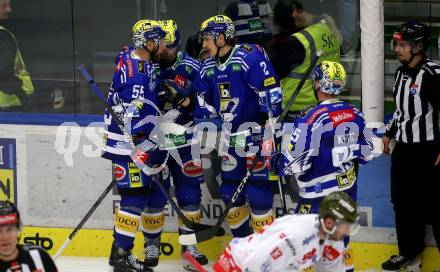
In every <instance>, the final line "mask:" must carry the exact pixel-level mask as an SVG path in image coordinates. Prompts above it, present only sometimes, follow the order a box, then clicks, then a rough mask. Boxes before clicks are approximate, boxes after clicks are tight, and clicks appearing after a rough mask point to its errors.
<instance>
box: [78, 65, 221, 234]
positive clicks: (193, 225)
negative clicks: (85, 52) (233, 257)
mask: <svg viewBox="0 0 440 272" xmlns="http://www.w3.org/2000/svg"><path fill="white" fill-rule="evenodd" d="M78 68H79V70H80V71H81V74H82V75H83V76H84V78H85V79H86V80H87V81H88V83H89V84H90V86H91V88H92V90H93V91H94V92H95V94H96V95H97V96H98V97H99V98H100V100H101V101H102V102H103V105H104V106H105V107H106V108H107V110H108V111H109V113H110V115H111V116H112V118H114V120H115V122H116V123H117V125H118V127H119V128H120V129H121V131H122V132H123V133H124V136H125V137H126V138H130V141H131V137H130V136H129V135H128V133H127V131H126V130H125V127H124V124H123V123H122V121H121V120H120V119H119V117H118V116H117V114H116V113H115V111H114V110H113V108H112V107H110V106H109V105H108V103H107V100H106V99H105V97H104V94H103V93H102V91H101V90H100V89H99V87H98V85H96V83H95V81H94V80H93V78H92V76H91V75H90V74H89V73H88V72H87V69H86V68H85V67H84V65H80V66H79V67H78ZM131 143H132V142H131ZM132 144H133V143H132ZM133 145H134V144H133ZM134 148H135V147H134ZM150 176H151V179H152V180H153V182H154V183H156V185H157V186H158V187H159V189H160V190H161V192H162V193H163V195H164V196H165V198H166V199H167V200H168V202H169V203H170V205H171V207H172V208H173V209H174V210H175V211H176V213H177V215H178V216H179V217H180V219H181V220H182V222H183V224H184V225H185V226H186V227H187V228H189V229H192V230H195V231H201V230H205V229H209V228H212V226H211V225H205V224H200V223H196V222H193V221H191V220H189V219H188V218H186V216H185V215H184V214H183V213H182V211H181V210H180V209H179V207H178V205H177V204H176V202H174V200H173V199H172V198H171V196H170V195H169V193H168V190H167V189H166V188H165V187H164V186H163V185H162V182H160V180H159V178H158V177H157V175H156V174H153V175H150ZM224 234H225V230H224V229H223V228H222V229H219V230H218V232H216V235H217V236H223V235H224Z"/></svg>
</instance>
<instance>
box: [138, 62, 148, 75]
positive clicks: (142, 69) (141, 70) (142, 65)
mask: <svg viewBox="0 0 440 272" xmlns="http://www.w3.org/2000/svg"><path fill="white" fill-rule="evenodd" d="M137 64H138V73H139V74H141V75H146V73H145V62H144V61H138V63H137Z"/></svg>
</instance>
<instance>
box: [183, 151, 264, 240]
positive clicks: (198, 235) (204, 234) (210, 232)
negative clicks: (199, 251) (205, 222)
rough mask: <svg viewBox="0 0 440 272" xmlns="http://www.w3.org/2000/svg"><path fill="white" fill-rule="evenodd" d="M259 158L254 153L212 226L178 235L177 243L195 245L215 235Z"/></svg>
mask: <svg viewBox="0 0 440 272" xmlns="http://www.w3.org/2000/svg"><path fill="white" fill-rule="evenodd" d="M259 159H261V158H260V156H258V155H255V158H254V159H253V161H252V165H251V167H250V168H249V170H248V171H247V172H246V176H245V177H244V178H243V180H242V181H241V182H240V184H239V185H238V187H237V189H236V190H235V192H234V194H233V195H232V197H231V200H229V202H228V204H226V206H225V209H224V210H223V213H222V214H221V216H220V218H219V219H218V220H217V223H216V224H215V225H214V226H213V227H212V228H209V229H205V230H202V231H199V232H195V233H191V234H182V235H180V236H179V243H180V244H181V245H195V244H198V243H200V242H204V241H207V240H209V239H211V238H212V237H214V236H215V234H216V233H217V231H218V229H219V228H220V227H221V224H222V223H223V221H224V220H225V219H226V216H228V213H229V210H230V209H231V208H232V207H233V206H234V203H235V201H236V200H237V198H238V195H239V194H240V193H241V191H242V190H243V188H244V186H245V185H246V183H247V181H248V178H249V176H250V175H251V173H252V171H254V169H255V167H256V166H257V163H258V161H259Z"/></svg>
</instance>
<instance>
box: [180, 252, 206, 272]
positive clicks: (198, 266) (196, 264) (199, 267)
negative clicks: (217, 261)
mask: <svg viewBox="0 0 440 272" xmlns="http://www.w3.org/2000/svg"><path fill="white" fill-rule="evenodd" d="M183 257H184V258H185V259H186V260H187V261H188V262H190V263H191V264H192V266H193V267H194V268H195V269H197V272H208V270H206V269H205V268H204V267H203V266H202V265H201V264H199V262H197V260H196V259H194V257H193V256H192V255H191V253H189V252H188V251H185V253H183Z"/></svg>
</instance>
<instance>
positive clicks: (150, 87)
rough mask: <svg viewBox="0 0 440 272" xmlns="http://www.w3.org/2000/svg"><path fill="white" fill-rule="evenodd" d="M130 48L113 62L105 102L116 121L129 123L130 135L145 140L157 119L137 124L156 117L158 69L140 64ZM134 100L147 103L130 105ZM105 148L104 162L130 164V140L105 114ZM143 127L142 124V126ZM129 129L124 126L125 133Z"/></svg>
mask: <svg viewBox="0 0 440 272" xmlns="http://www.w3.org/2000/svg"><path fill="white" fill-rule="evenodd" d="M134 51H135V50H134V49H133V48H129V49H126V50H124V51H123V52H121V53H120V54H119V55H118V56H117V57H116V59H115V72H114V75H113V80H112V84H111V87H110V91H109V94H108V99H107V102H108V104H109V105H110V106H111V107H112V109H113V110H114V111H115V112H116V114H117V115H118V117H119V119H120V120H121V121H122V122H123V123H125V122H128V121H129V120H131V122H130V126H129V131H128V132H129V133H130V134H131V135H135V134H138V135H139V134H143V135H145V137H146V138H147V139H148V137H149V134H150V132H151V131H152V130H153V128H154V126H155V125H156V124H155V123H154V122H155V120H156V118H149V119H148V120H149V121H150V122H140V121H141V120H143V119H144V118H145V117H147V116H153V117H154V116H156V115H157V113H158V112H157V108H156V107H155V106H154V105H157V103H158V86H159V85H158V83H159V82H158V78H159V77H158V74H159V66H158V65H157V64H155V63H153V62H150V61H143V60H141V59H139V57H137V56H136V55H135V54H134ZM137 99H147V100H149V101H150V102H149V103H136V106H135V107H130V109H133V110H129V105H130V103H132V102H133V101H135V100H137ZM104 122H105V133H104V137H105V147H104V154H103V157H104V158H108V159H127V160H130V159H131V158H130V153H131V151H132V149H131V147H130V142H129V141H131V139H126V138H125V137H124V134H123V133H122V131H121V130H120V129H119V127H118V125H117V123H116V121H115V120H113V118H112V117H111V115H110V114H109V112H108V111H106V113H105V114H104ZM144 123H145V124H144ZM127 127H128V126H126V129H127Z"/></svg>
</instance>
